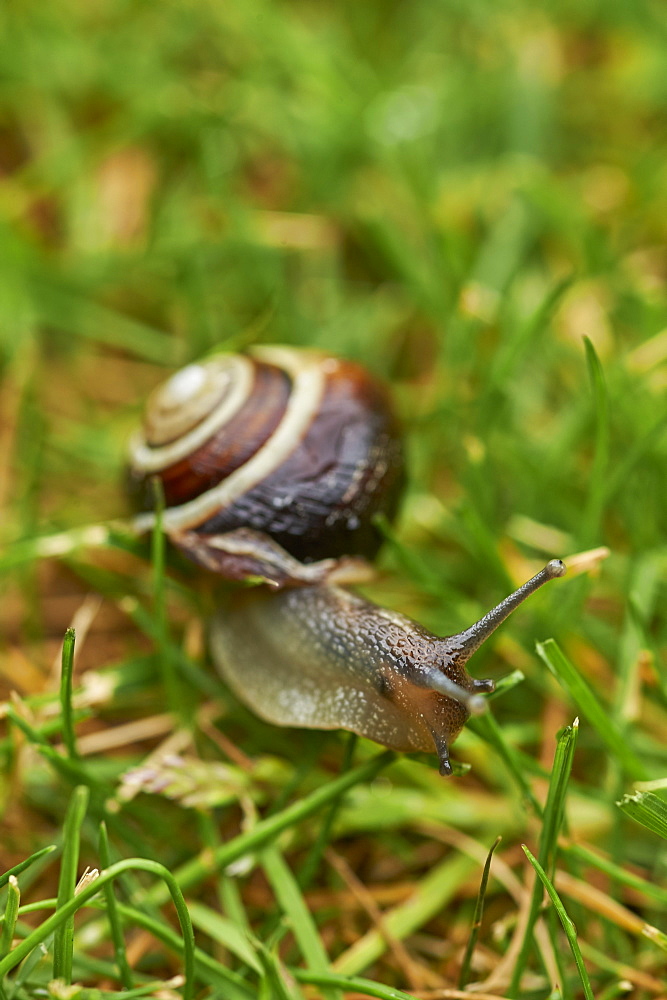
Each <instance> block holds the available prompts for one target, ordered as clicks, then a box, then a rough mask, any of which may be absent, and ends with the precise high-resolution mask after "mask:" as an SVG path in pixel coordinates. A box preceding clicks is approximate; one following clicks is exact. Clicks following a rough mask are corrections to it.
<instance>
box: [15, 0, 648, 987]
mask: <svg viewBox="0 0 667 1000" xmlns="http://www.w3.org/2000/svg"><path fill="white" fill-rule="evenodd" d="M666 44H667V43H666V39H665V29H664V18H663V16H662V12H661V11H660V10H659V9H658V7H657V6H656V5H655V4H653V3H650V2H648V0H639V2H637V3H635V4H633V5H626V6H623V7H621V6H618V5H616V6H614V5H606V6H604V5H601V4H597V3H593V2H584V3H579V4H577V5H573V4H567V3H565V4H561V5H559V6H558V7H554V8H550V9H549V10H546V9H545V10H539V9H536V8H535V6H534V5H529V4H528V3H527V2H525V0H519V2H517V3H515V4H514V5H509V6H508V5H505V6H503V5H500V6H498V5H490V4H488V3H469V4H467V5H461V4H455V3H450V4H445V3H433V2H432V0H430V2H427V0H414V2H412V3H411V4H409V5H400V4H387V3H380V2H379V0H368V2H366V3H364V4H356V5H354V4H346V3H341V4H321V3H312V2H303V3H299V4H286V3H282V2H278V3H276V2H272V0H244V2H243V3H227V4H217V5H216V4H206V3H204V2H202V0H196V2H193V3H191V4H190V5H188V6H183V5H179V4H174V3H166V4H162V5H160V6H155V5H150V4H148V5H147V4H143V5H141V4H140V5H131V4H130V5H128V4H123V3H121V2H120V0H100V2H98V3H96V4H94V5H91V4H83V3H82V2H81V0H66V2H65V3H64V4H59V5H55V6H54V5H45V4H43V3H38V2H37V0H24V2H23V3H21V4H20V5H6V6H5V8H3V10H2V12H1V13H0V52H1V58H2V63H3V67H4V69H5V72H4V73H3V74H2V78H1V79H0V107H1V108H2V110H1V112H0V193H1V197H0V226H1V228H2V233H1V236H2V253H1V254H0V287H1V288H2V294H1V295H0V382H1V385H0V506H1V516H0V543H1V545H2V549H1V550H0V587H1V592H2V600H1V602H0V622H1V625H2V628H1V630H0V631H1V636H2V639H1V645H0V665H1V667H0V681H1V683H2V686H3V687H2V693H1V695H0V698H1V700H2V720H3V729H2V733H0V760H1V762H2V773H1V777H0V780H1V782H2V784H1V786H0V790H1V796H0V803H1V809H2V817H1V823H2V833H1V835H0V869H1V872H0V909H1V911H2V912H3V913H4V918H3V923H2V929H1V930H0V973H1V974H2V975H3V977H4V978H3V984H2V992H3V994H4V995H5V996H6V997H7V998H8V1000H9V998H12V997H16V998H17V1000H22V998H24V997H28V996H30V997H32V996H36V995H39V996H43V995H45V994H47V995H50V996H57V997H63V996H67V997H73V996H75V995H79V994H81V995H82V996H85V997H89V998H90V1000H93V997H95V998H98V997H100V996H107V995H108V996H111V995H115V994H117V993H120V992H121V991H125V993H124V995H126V996H127V995H137V996H143V995H151V994H154V993H155V992H157V991H160V992H161V993H162V994H163V995H164V994H165V991H167V993H169V995H171V994H172V993H174V992H175V991H180V992H182V993H183V994H184V995H185V996H194V995H195V994H196V995H197V996H202V997H205V996H212V997H224V998H225V1000H255V998H256V997H261V998H271V1000H273V998H274V997H276V998H281V1000H283V998H289V1000H299V998H303V1000H311V998H315V997H324V998H325V1000H338V998H341V1000H351V998H358V997H360V996H376V997H383V998H388V997H392V998H396V997H417V998H433V1000H435V998H436V997H441V996H443V995H447V994H446V993H443V991H446V990H448V989H453V988H455V986H456V984H457V983H459V982H461V983H466V984H472V983H476V984H480V983H481V984H483V990H484V992H486V993H487V994H495V995H500V996H512V997H526V998H527V997H529V996H530V997H531V998H534V997H545V998H546V997H549V996H552V995H554V996H556V995H558V996H562V997H577V996H588V995H591V993H592V995H595V996H613V995H616V994H618V993H619V992H621V991H623V990H625V989H626V988H627V984H628V983H629V984H631V987H632V990H633V991H634V993H635V995H636V996H640V997H647V998H648V997H651V996H660V995H662V992H663V991H664V985H663V984H664V977H665V970H666V949H665V938H664V932H665V913H666V908H667V894H666V893H665V890H664V889H663V887H662V886H663V883H664V874H665V866H666V864H667V852H666V847H665V832H666V822H665V805H664V801H665V797H664V783H665V771H666V768H667V753H666V752H665V745H664V733H665V730H666V726H667V717H666V713H667V683H666V681H665V666H664V650H665V643H666V637H667V625H666V622H665V615H664V607H665V584H664V581H665V566H666V563H667V557H666V551H665V542H664V539H665V503H664V469H665V458H666V455H665V441H666V438H665V427H666V424H667V419H666V418H667V413H666V410H665V403H664V390H665V363H666V360H667V340H666V334H665V332H664V331H665V329H666V328H667V259H666V257H665V252H664V246H665V244H666V242H667V241H666V237H667V233H666V232H665V226H666V223H665V220H666V219H667V205H665V191H666V190H667V187H666V186H665V184H664V173H665V167H664V160H665V158H664V155H663V154H662V146H663V144H664V128H663V126H662V124H661V122H662V121H663V119H664V110H665V88H664V61H665V47H666ZM261 342H269V343H281V342H282V343H289V344H295V345H301V346H306V347H319V348H326V349H329V350H332V351H334V352H335V353H339V354H341V355H345V356H348V357H351V358H354V359H356V360H359V361H361V362H362V363H364V364H366V365H367V366H368V367H369V368H371V369H372V370H373V371H374V372H375V373H376V374H378V375H380V376H382V377H384V378H385V379H386V380H387V381H388V382H389V383H390V385H391V388H392V392H393V394H394V397H395V399H396V404H397V408H398V409H399V411H400V414H401V417H402V419H403V422H404V425H405V433H406V442H407V450H408V458H409V484H408V490H407V495H406V499H405V502H404V505H403V508H402V512H401V516H400V519H399V522H398V524H397V525H395V526H390V525H384V526H383V528H384V531H385V534H386V536H387V543H386V545H385V547H384V550H383V552H382V554H381V557H380V560H379V563H378V569H379V574H378V578H377V580H375V581H374V582H373V583H372V584H371V585H369V587H368V593H369V594H370V595H371V596H372V597H373V598H374V599H375V600H377V601H378V602H380V603H384V604H386V605H388V606H390V607H393V608H396V609H399V610H401V611H402V612H404V613H407V614H410V615H412V616H413V617H415V618H418V619H419V620H420V621H422V622H424V624H425V625H426V626H427V627H429V628H431V629H432V630H433V631H436V632H438V633H440V634H453V633H456V632H457V631H459V630H460V629H461V628H462V627H464V626H466V625H467V624H469V623H470V622H471V621H473V620H475V619H476V618H478V617H479V616H480V615H481V614H482V613H484V611H485V610H486V609H488V608H489V607H490V606H492V605H493V604H494V603H495V602H496V601H497V599H498V598H499V597H501V596H503V594H504V593H506V592H507V591H508V589H510V587H512V586H514V585H515V584H517V583H519V582H522V581H523V580H524V579H527V578H528V576H530V575H531V573H532V572H533V570H534V569H535V568H537V567H539V565H541V564H542V563H543V562H544V561H546V559H548V558H551V557H559V556H568V557H569V565H570V573H569V575H568V577H566V578H565V580H563V581H559V582H558V583H557V584H553V585H550V586H549V587H548V588H545V590H544V591H542V592H540V594H539V595H536V596H535V597H534V598H532V600H531V602H530V604H528V605H526V606H525V607H524V608H522V610H521V612H520V614H519V615H517V616H515V618H513V619H512V621H511V623H508V624H507V625H506V626H504V628H503V629H502V630H501V631H500V632H499V633H497V634H496V636H495V637H494V640H493V643H491V644H489V645H488V646H487V647H485V648H483V649H481V650H480V651H479V652H478V653H477V654H476V655H475V658H474V659H473V661H472V663H471V672H472V673H473V674H474V675H475V676H477V677H485V676H494V677H495V678H496V680H497V681H498V686H497V687H498V690H497V694H496V696H494V698H493V699H491V701H490V704H491V711H490V712H489V713H488V714H487V715H485V716H482V717H480V718H478V719H476V720H475V721H474V724H471V725H470V726H468V727H467V728H466V729H465V730H464V732H463V734H462V735H461V737H460V739H459V741H458V742H457V744H456V745H455V748H454V754H453V756H454V759H455V762H458V763H459V765H460V767H459V774H458V775H457V776H456V777H454V778H452V779H450V780H447V781H444V780H443V779H441V778H440V777H439V775H438V774H437V771H436V770H435V758H434V759H433V760H431V759H429V758H427V757H408V756H404V755H403V756H402V755H392V754H389V753H384V752H383V751H382V750H381V749H378V748H377V747H375V746H374V745H372V744H370V743H368V742H366V741H363V740H359V741H352V740H349V739H348V736H347V734H342V733H331V734H321V733H313V732H307V731H297V730H282V729H278V728H274V727H271V726H268V725H266V724H265V723H263V722H261V721H260V720H259V719H257V718H255V717H254V716H252V715H251V713H250V712H248V711H247V710H246V709H245V708H243V707H242V706H241V705H239V704H238V702H236V701H235V699H234V698H233V697H232V695H231V694H230V692H229V691H228V690H227V689H226V688H225V686H224V685H223V683H222V682H221V681H220V680H219V679H218V678H217V677H216V676H215V674H214V672H213V671H212V670H211V669H210V664H209V663H208V654H207V647H206V634H205V622H206V621H207V619H208V617H209V616H210V614H211V611H212V609H213V607H214V606H215V604H216V603H217V602H218V601H219V600H220V599H221V594H220V588H219V585H218V584H217V583H216V582H215V581H212V580H211V578H210V577H207V578H204V577H203V574H200V573H198V571H196V570H195V569H194V568H193V567H191V566H189V565H186V564H185V562H184V561H182V560H180V558H179V557H177V556H175V554H174V553H173V552H172V551H170V550H169V549H168V548H167V549H166V550H165V549H164V548H163V539H162V536H161V534H160V532H159V531H157V532H156V533H155V536H154V538H153V541H152V546H151V543H150V542H142V541H138V540H137V539H136V538H134V537H131V536H130V535H129V534H128V533H127V532H126V531H124V530H123V519H124V518H126V517H127V515H128V513H129V503H128V501H127V500H126V499H125V494H124V489H123V476H124V471H123V470H124V462H125V458H124V456H125V443H126V440H127V437H128V434H129V433H130V431H131V428H132V427H133V426H134V424H135V422H136V420H137V415H138V412H139V408H140V405H141V401H142V400H143V398H144V397H145V395H146V393H147V392H148V390H149V389H150V388H152V387H153V386H154V385H155V384H156V383H157V382H158V381H159V380H160V378H161V377H163V375H164V374H165V373H166V372H168V371H171V370H172V369H173V367H174V366H176V365H178V364H183V363H186V362H188V361H190V360H192V359H194V358H197V357H199V356H201V355H202V354H204V353H206V352H207V351H210V350H211V349H213V348H214V347H218V346H222V347H226V348H228V349H231V350H235V349H239V348H242V347H244V346H246V345H249V344H253V343H261ZM601 550H602V551H601ZM603 552H604V553H610V554H609V557H608V558H607V559H602V558H601V555H602V553H603ZM73 630H76V647H74V631H73ZM63 636H65V647H64V651H63V650H62V649H61V647H62V642H63ZM536 641H537V646H536V645H535V643H536ZM545 667H546V668H547V669H545ZM577 717H578V719H579V723H578V726H577V725H575V723H574V720H575V718H577ZM575 737H576V749H575ZM498 836H502V841H501V843H500V845H499V846H498V847H497V848H496V850H495V853H494V857H493V861H492V863H491V866H490V869H488V870H487V871H486V873H485V863H486V860H487V856H488V853H489V849H490V847H491V845H492V844H493V843H494V842H495V841H496V839H497V837H498ZM522 848H525V849H526V853H525V854H524V850H522ZM86 867H88V868H89V869H90V870H91V872H92V875H89V876H88V877H87V879H86V880H84V882H83V885H79V886H78V889H77V883H78V882H79V880H80V877H81V874H82V872H83V871H84V870H85V869H86ZM535 872H536V873H537V874H536V875H535ZM482 882H484V884H485V890H483V891H482V892H481V893H480V884H481V883H482ZM543 886H544V887H545V890H544V892H543ZM482 902H483V914H482ZM473 926H474V934H473V938H472V939H473V941H474V948H473V949H472V950H470V949H467V945H468V942H469V941H470V940H471V928H473ZM193 928H194V930H193ZM575 928H576V931H575Z"/></svg>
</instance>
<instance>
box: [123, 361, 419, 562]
mask: <svg viewBox="0 0 667 1000" xmlns="http://www.w3.org/2000/svg"><path fill="white" fill-rule="evenodd" d="M239 384H242V389H239ZM202 398H203V399H204V403H205V404H206V405H208V404H209V402H210V404H211V405H210V409H209V410H208V411H205V410H204V412H202V410H203V409H204V404H201V405H200V403H199V400H200V399H202ZM216 412H220V413H221V414H222V419H221V420H220V421H218V422H216V419H215V413H216ZM130 475H131V480H132V482H133V484H134V488H135V490H137V489H138V490H139V491H140V492H141V491H142V490H144V492H148V491H147V490H146V486H147V484H148V481H149V479H150V478H151V477H152V476H153V475H157V476H159V477H160V479H161V480H162V484H163V489H164V494H165V500H166V504H167V507H168V510H167V511H166V512H165V529H166V530H167V531H168V532H169V533H171V534H172V536H173V537H174V538H175V539H176V537H177V536H178V535H179V534H181V535H186V534H189V535H192V533H193V532H195V533H197V534H200V535H202V536H206V537H207V538H210V537H211V536H221V535H226V534H227V533H229V532H233V531H236V530H237V529H241V528H249V529H252V530H253V531H255V532H261V533H264V534H266V535H269V536H270V537H271V538H273V539H274V541H276V542H277V543H278V544H279V545H280V546H282V547H283V548H284V549H286V550H287V552H289V553H290V554H291V555H292V556H294V557H295V558H296V559H298V560H300V561H302V562H311V561H315V560H321V559H327V558H332V557H333V558H338V557H340V556H344V555H362V556H364V557H367V558H370V557H372V556H373V555H374V554H375V552H376V550H377V548H378V547H379V545H380V542H381V537H380V534H379V532H378V531H377V529H376V527H375V526H374V524H373V517H374V515H375V514H378V513H382V514H384V515H386V516H387V517H388V518H390V519H391V518H392V517H393V516H394V515H395V513H396V509H397V506H398V502H399V497H400V492H401V488H402V485H403V479H404V467H403V453H402V447H401V441H400V437H399V433H398V427H397V423H396V420H395V417H394V415H393V413H392V410H391V407H390V404H389V400H388V397H387V393H386V391H385V390H384V388H383V387H382V386H381V385H380V384H379V383H378V382H377V381H376V380H374V379H373V378H372V377H371V376H370V375H369V374H368V372H366V371H365V370H364V369H363V368H361V367H360V366H358V365H356V364H353V363H352V362H349V361H343V360H339V359H337V358H332V357H328V356H325V355H322V354H319V353H316V352H310V351H297V350H294V349H289V348H265V349H262V350H258V351H256V352H254V353H253V354H252V355H247V356H246V355H218V356H215V357H214V358H212V359H211V360H210V361H204V362H202V363H201V364H200V365H195V366H189V367H188V368H186V369H183V370H182V371H181V372H179V373H177V374H176V375H175V376H173V377H172V379H170V380H169V381H168V382H167V383H165V385H164V386H161V387H159V388H158V389H157V390H156V392H155V393H154V394H153V396H152V397H151V399H150V400H149V403H148V406H147V412H146V417H145V422H144V429H143V431H142V432H141V433H140V434H139V435H137V437H136V438H135V440H134V442H133V445H132V458H131V467H130ZM194 557H195V558H197V559H198V556H197V555H196V553H195V554H194ZM199 561H202V560H199ZM223 572H224V569H223Z"/></svg>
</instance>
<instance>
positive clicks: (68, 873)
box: [53, 785, 89, 985]
mask: <svg viewBox="0 0 667 1000" xmlns="http://www.w3.org/2000/svg"><path fill="white" fill-rule="evenodd" d="M88 799H89V791H88V788H87V787H86V786H85V785H79V786H77V787H76V788H75V789H74V791H73V792H72V795H71V798H70V801H69V805H68V807H67V813H66V815H65V823H64V826H63V849H62V855H61V858H60V878H59V880H58V897H57V898H58V904H57V909H58V910H63V909H65V907H66V905H67V904H68V903H69V902H70V901H71V900H72V899H73V898H74V890H75V889H76V880H77V869H78V866H79V848H80V839H81V825H82V823H83V821H84V818H85V815H86V809H87V808H88ZM73 945H74V911H72V914H71V916H68V917H67V919H66V920H63V921H62V922H61V923H59V924H58V926H57V927H56V930H55V934H54V938H53V978H54V979H62V980H63V981H64V982H65V983H66V984H67V985H69V984H70V983H71V982H72V950H73Z"/></svg>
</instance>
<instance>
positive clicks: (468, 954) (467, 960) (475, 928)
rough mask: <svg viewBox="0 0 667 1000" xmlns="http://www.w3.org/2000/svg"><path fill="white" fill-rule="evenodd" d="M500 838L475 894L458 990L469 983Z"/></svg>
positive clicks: (487, 857)
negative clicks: (490, 876)
mask: <svg viewBox="0 0 667 1000" xmlns="http://www.w3.org/2000/svg"><path fill="white" fill-rule="evenodd" d="M501 840H502V837H496V839H495V841H494V843H493V844H492V846H491V849H490V851H489V853H488V854H487V856H486V861H485V862H484V870H483V872H482V879H481V882H480V884H479V892H478V893H477V901H476V903H475V912H474V914H473V918H472V927H471V929H470V937H469V938H468V944H467V946H466V950H465V954H464V956H463V961H462V962H461V972H460V974H459V983H458V988H459V989H460V990H464V989H465V988H466V986H467V985H468V982H469V981H470V968H471V965H472V956H473V954H474V951H475V946H476V944H477V937H478V935H479V929H480V927H481V926H482V917H483V915H484V897H485V896H486V887H487V885H488V882H489V872H490V871H491V859H492V858H493V853H494V851H495V849H496V848H497V847H498V844H499V843H500V842H501Z"/></svg>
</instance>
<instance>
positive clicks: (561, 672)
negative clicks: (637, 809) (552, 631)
mask: <svg viewBox="0 0 667 1000" xmlns="http://www.w3.org/2000/svg"><path fill="white" fill-rule="evenodd" d="M536 649H537V655H538V656H539V657H540V659H541V660H542V662H543V663H544V664H546V666H547V667H548V668H549V670H550V672H551V673H552V674H553V675H554V677H555V678H556V680H557V681H558V682H559V683H560V684H561V686H562V687H563V688H564V689H565V690H566V691H567V693H568V694H569V696H570V698H571V699H572V701H573V702H574V704H575V705H576V707H577V711H578V712H580V713H581V715H582V716H583V717H584V718H585V719H586V720H587V721H588V722H589V723H590V724H591V726H593V728H594V729H595V731H596V733H597V734H598V736H599V738H600V740H601V741H602V742H603V743H604V745H605V746H606V747H607V749H608V750H609V752H610V753H611V754H612V755H613V757H614V758H615V759H616V760H617V761H618V763H619V765H620V766H621V767H622V769H623V771H624V772H625V773H626V774H627V776H628V777H629V778H632V779H642V780H645V779H646V778H648V777H649V775H648V772H647V769H646V767H645V766H644V764H643V763H642V761H641V760H640V759H639V757H638V756H637V755H636V754H635V752H634V751H633V750H632V749H631V747H629V746H628V745H627V736H626V735H625V734H624V733H623V732H622V731H621V729H620V727H619V725H618V723H617V722H616V720H615V719H614V718H613V716H611V715H610V714H609V712H607V710H606V709H605V708H604V707H603V706H602V704H601V703H600V701H599V700H598V697H597V695H596V694H595V692H594V691H593V689H592V688H591V687H590V686H589V684H588V682H587V681H586V680H584V678H583V677H582V676H581V674H580V673H579V671H578V670H577V669H576V667H575V666H574V664H573V663H571V662H570V660H568V658H567V657H566V656H565V654H564V653H563V652H562V650H561V649H560V647H559V646H558V644H557V643H556V642H555V641H554V640H553V639H547V640H546V641H545V642H538V643H537V645H536Z"/></svg>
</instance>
